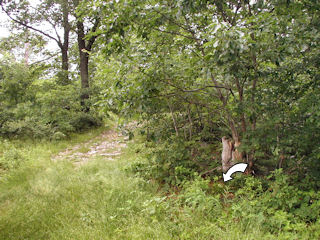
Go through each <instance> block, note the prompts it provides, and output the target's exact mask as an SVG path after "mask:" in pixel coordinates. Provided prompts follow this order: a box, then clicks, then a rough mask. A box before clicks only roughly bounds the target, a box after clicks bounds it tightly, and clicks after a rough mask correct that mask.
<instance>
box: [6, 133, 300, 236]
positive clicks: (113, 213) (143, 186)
mask: <svg viewBox="0 0 320 240" xmlns="http://www.w3.org/2000/svg"><path fill="white" fill-rule="evenodd" d="M99 131H101V130H97V131H96V132H94V133H86V134H83V135H81V136H75V137H74V138H73V139H72V141H71V144H74V143H79V142H81V141H87V140H88V139H89V138H92V137H93V136H96V135H97V134H99ZM68 144H70V143H68ZM68 144H66V143H63V142H61V143H57V144H55V145H52V143H41V144H39V143H38V144H36V143H25V145H21V146H20V147H21V148H23V149H27V153H26V154H29V155H28V158H30V159H33V160H30V161H27V162H26V163H25V164H24V165H22V166H20V167H19V168H18V169H16V170H13V171H11V172H10V173H7V174H5V177H2V179H1V182H0V239H5V240H11V239H12V240H16V239H57V240H58V239H59V240H61V239H77V240H78V239H90V240H92V239H275V238H278V239H298V238H297V236H296V235H294V234H293V235H292V238H287V237H288V235H286V236H283V237H282V235H281V233H279V234H276V235H273V234H271V233H270V234H269V233H267V232H265V231H262V230H261V229H260V226H259V223H258V224H257V223H254V222H252V223H250V224H247V225H243V224H242V223H241V220H239V221H238V222H237V221H234V220H232V219H231V218H230V219H229V218H228V217H229V216H228V210H227V208H225V207H224V206H222V204H221V203H220V202H219V201H217V200H216V199H215V198H213V197H212V196H210V195H206V194H204V193H203V192H202V191H201V187H198V185H199V184H200V185H201V182H200V183H199V184H198V183H195V184H191V185H190V186H189V188H188V189H189V190H187V191H186V192H185V193H182V194H184V195H183V197H182V198H180V197H176V198H175V197H174V196H171V197H166V195H164V194H163V193H162V192H160V191H159V190H158V189H159V186H158V185H157V183H155V182H151V181H146V180H143V179H141V178H139V177H135V176H133V175H130V174H128V173H126V171H124V169H125V168H126V167H127V165H128V164H130V163H131V162H132V161H136V160H139V159H137V158H140V156H139V155H137V154H133V152H132V151H130V148H129V150H127V151H126V152H125V153H124V154H122V156H121V157H120V158H118V159H117V160H115V161H111V160H105V159H104V158H102V157H97V158H95V159H92V160H91V161H89V162H88V163H87V164H86V165H83V166H81V167H75V166H74V165H73V164H72V163H71V162H69V161H67V160H61V161H57V162H53V161H51V160H50V157H51V156H52V154H55V153H56V152H57V151H59V150H61V149H62V148H63V147H66V146H67V145H68ZM199 181H201V180H199ZM197 184H198V185H197ZM181 199H183V200H181ZM188 201H189V202H188ZM300 239H301V238H300Z"/></svg>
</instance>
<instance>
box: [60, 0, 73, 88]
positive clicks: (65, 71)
mask: <svg viewBox="0 0 320 240" xmlns="http://www.w3.org/2000/svg"><path fill="white" fill-rule="evenodd" d="M61 8H62V14H63V19H62V25H63V43H61V46H59V47H60V49H61V60H62V66H61V68H62V76H61V78H62V79H61V80H62V83H63V84H64V85H67V84H70V79H69V56H68V51H69V35H70V30H71V27H70V23H69V5H68V0H63V1H62V3H61Z"/></svg>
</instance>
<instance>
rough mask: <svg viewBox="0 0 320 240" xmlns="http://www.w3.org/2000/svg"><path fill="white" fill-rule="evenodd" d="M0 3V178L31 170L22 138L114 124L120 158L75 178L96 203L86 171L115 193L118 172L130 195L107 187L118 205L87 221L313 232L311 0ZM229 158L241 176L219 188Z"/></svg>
mask: <svg viewBox="0 0 320 240" xmlns="http://www.w3.org/2000/svg"><path fill="white" fill-rule="evenodd" d="M0 3H1V7H2V14H4V15H5V16H7V19H8V20H10V27H11V28H12V29H13V31H12V33H11V35H10V36H9V37H7V38H2V39H1V41H0V51H1V62H0V101H1V102H0V136H1V139H2V143H1V144H2V145H1V150H0V169H1V172H0V176H1V174H2V175H3V176H9V175H10V174H11V173H12V174H13V172H14V171H18V170H19V169H23V168H21V166H20V160H21V163H22V162H23V164H26V165H28V161H29V160H28V159H30V158H32V157H30V154H29V153H27V151H25V150H24V149H27V146H28V141H30V139H31V141H32V142H33V143H34V144H37V143H38V142H41V141H42V142H46V143H63V142H64V141H66V142H67V140H70V141H72V139H73V138H74V136H75V135H74V134H75V133H82V134H84V133H83V132H84V131H87V130H89V132H90V131H97V130H93V128H94V127H99V126H104V125H106V124H107V125H112V124H111V122H112V123H113V124H114V122H116V124H114V125H116V126H117V128H118V130H119V132H121V134H124V135H126V136H127V138H128V139H129V140H133V141H132V142H131V143H130V144H128V146H129V148H128V149H127V152H126V154H127V155H124V157H123V158H121V160H119V164H120V165H119V166H121V167H119V166H118V165H117V164H118V163H117V162H116V161H115V162H114V163H112V164H111V163H105V162H99V161H100V160H101V159H95V160H96V161H93V163H92V166H93V167H92V169H95V170H92V169H91V170H90V171H92V172H90V171H84V172H78V173H76V174H80V175H79V179H82V178H83V179H87V178H88V179H90V183H91V184H92V186H94V188H92V189H89V188H88V189H87V188H86V189H83V191H84V192H86V193H87V194H93V193H92V192H90V191H94V194H96V195H95V196H99V197H100V198H99V197H98V198H97V199H104V201H106V202H108V200H107V199H108V198H107V195H103V196H101V195H99V194H98V193H97V192H99V191H96V192H95V187H96V188H99V187H100V186H101V187H102V188H103V187H104V185H103V184H102V185H99V184H98V183H97V182H95V181H96V176H98V177H97V178H99V176H100V175H98V174H97V175H94V176H93V175H90V174H91V173H93V172H94V171H97V172H99V174H101V175H103V174H104V175H110V176H112V179H111V180H110V181H111V182H112V184H113V185H112V184H111V185H112V187H115V186H117V184H116V183H114V182H113V181H114V179H117V181H120V180H119V179H118V178H117V177H116V174H115V173H118V172H121V174H122V173H123V172H122V171H123V169H125V170H126V171H125V172H126V174H128V178H129V177H130V179H129V180H128V182H130V181H131V178H132V179H135V180H132V183H130V184H129V185H128V184H127V182H126V181H127V180H123V181H125V182H126V184H127V185H128V186H132V189H135V190H134V191H135V192H131V191H130V190H128V188H127V187H123V186H122V187H121V188H120V189H118V190H117V191H119V196H120V195H121V194H124V195H125V196H126V202H121V200H119V201H118V203H117V204H120V205H121V204H123V206H122V205H121V206H119V205H116V207H115V208H116V210H115V209H113V210H110V209H109V210H110V212H113V215H112V216H111V215H110V216H109V215H107V213H105V212H103V211H104V210H101V209H100V210H101V212H103V213H101V214H102V215H101V216H100V215H99V216H97V214H96V215H95V214H94V213H93V212H91V210H88V209H87V211H88V213H86V214H87V215H86V214H84V215H81V216H82V217H81V219H83V218H84V219H86V220H85V221H87V222H86V224H88V226H89V225H90V226H94V227H96V225H94V223H95V221H97V222H99V224H100V223H101V226H105V225H104V224H105V222H104V220H103V219H109V220H110V221H111V222H112V221H114V222H116V224H115V225H114V229H118V228H121V227H119V225H121V226H127V227H128V226H134V229H135V230H136V231H137V232H135V231H132V232H134V233H135V234H137V235H136V236H135V238H134V237H133V236H132V235H130V234H129V232H130V231H129V230H128V229H127V230H126V231H125V230H124V232H125V233H123V232H121V230H119V231H114V232H113V230H114V229H113V230H111V229H108V231H110V232H112V233H113V234H114V236H117V237H118V239H121V237H122V239H126V238H127V239H131V238H132V239H147V238H153V237H154V235H152V233H148V234H150V235H148V236H147V233H146V230H145V229H143V230H141V231H140V230H139V229H140V228H139V227H138V226H137V225H135V224H134V223H136V222H139V221H141V222H143V223H144V224H146V225H144V226H146V228H148V227H149V225H148V224H149V222H150V223H151V222H152V223H157V224H159V226H158V227H159V228H158V230H159V232H158V234H159V235H157V236H159V238H160V239H171V238H172V239H196V238H197V239H214V238H215V236H219V237H218V239H239V238H240V239H242V238H246V239H251V238H250V237H252V239H254V238H253V236H260V237H259V239H260V238H261V239H275V238H278V239H318V238H319V236H320V235H319V234H320V230H319V229H320V228H319V223H320V222H319V220H318V219H319V216H320V194H319V187H320V186H319V180H320V179H319V177H320V164H319V163H320V162H319V158H320V147H319V146H318V144H317V143H318V142H320V125H319V122H320V121H319V120H320V109H319V106H320V91H319V89H320V88H319V87H320V86H319V85H320V72H319V67H320V60H319V59H320V47H319V46H320V42H319V41H320V12H319V11H320V3H318V2H317V1H312V0H301V1H283V0H272V1H263V0H257V1H240V0H228V1H220V0H217V1H205V0H193V1H191V0H169V1H156V0H150V1H142V0H120V1H104V0H96V1H91V0H87V1H84V0H54V1H52V0H50V1H47V0H45V1H41V2H40V1H39V2H37V1H35V2H29V1H26V0H14V1H5V0H4V1H0ZM44 26H45V27H44ZM49 46H50V47H49ZM52 46H54V47H52ZM115 116H116V117H115ZM115 119H117V120H115ZM85 134H88V132H86V133H85ZM83 136H87V135H83ZM17 144H18V145H17ZM19 144H20V145H19ZM24 144H26V145H24ZM6 149H8V150H6ZM82 151H84V152H85V151H86V149H82ZM28 154H29V155H28ZM37 159H38V158H37ZM101 161H102V160H101ZM238 162H242V163H247V164H248V169H247V171H246V173H245V174H238V175H237V174H235V175H234V176H235V177H234V179H233V180H232V181H230V182H228V183H223V181H222V172H226V171H227V170H228V169H229V168H230V167H231V166H232V165H233V164H235V163H238ZM23 164H22V165H23ZM109 164H110V165H109ZM110 166H111V167H110ZM109 167H110V168H109ZM86 168H87V166H82V167H81V168H80V169H86ZM89 168H90V167H89ZM110 169H112V170H110ZM21 171H22V170H21ZM68 171H69V170H68ZM70 171H71V170H70ZM72 171H73V170H72ZM110 171H113V172H110ZM56 174H58V175H59V174H61V172H60V170H56ZM63 174H67V173H63ZM81 174H84V175H81ZM123 174H124V173H123ZM77 176H78V175H77ZM84 176H85V178H84ZM121 176H122V175H121ZM123 176H124V175H123ZM126 176H127V175H126ZM44 181H45V180H44ZM97 181H98V180H97ZM103 181H105V180H103ZM107 184H109V185H110V182H109V181H107ZM135 184H136V185H135ZM139 184H140V185H141V186H140V185H139ZM109 185H108V186H109ZM111 185H110V186H111ZM66 186H67V187H70V186H69V185H66ZM84 186H85V184H84ZM148 186H149V187H148ZM76 187H77V189H82V188H81V187H79V186H76ZM140 187H141V188H140ZM112 189H113V188H112ZM79 191H80V190H79ZM81 191H82V190H81ZM114 191H115V192H116V190H114ZM121 191H123V192H121ZM132 191H133V190H132ZM140 191H141V192H140ZM142 192H143V193H142ZM102 193H103V191H102ZM120 193H121V194H120ZM108 194H109V192H108ZM130 194H132V196H135V199H134V200H133V199H130V196H131V195H130ZM139 194H140V195H141V196H142V195H143V196H144V198H146V199H147V200H146V201H145V202H141V201H142V200H141V199H140V198H139V196H140V195H139ZM148 194H149V195H150V196H151V197H150V196H149V195H148ZM129 195H130V196H129ZM158 195H159V196H160V197H159V196H158ZM148 196H149V197H150V199H149V197H148ZM4 199H5V197H4ZM119 199H120V197H119ZM0 200H1V198H0ZM67 203H69V202H67ZM81 203H83V202H82V201H79V204H80V205H81ZM130 204H133V205H134V206H131V205H130ZM93 205H94V204H93ZM111 205H112V204H111ZM98 206H99V207H101V208H103V206H102V205H101V206H100V205H99V204H97V207H98ZM84 208H85V207H84ZM119 209H122V210H123V209H127V212H129V213H130V214H131V215H130V217H132V219H131V218H126V219H130V221H132V222H129V223H128V222H127V223H125V224H123V222H126V220H125V219H124V218H121V216H125V214H122V215H121V214H117V212H118V211H120V212H121V211H122V210H119ZM100 210H99V212H100ZM138 210H139V211H138ZM69 214H71V213H69ZM81 214H82V213H81ZM217 216H220V217H217ZM100 217H101V219H100ZM75 218H76V217H75ZM135 218H137V219H138V220H137V219H135ZM149 218H150V219H152V220H150V219H149ZM193 218H197V219H198V222H195V223H193V224H194V225H192V226H191V225H190V224H191V223H190V221H189V220H188V219H193ZM88 219H89V220H88ZM219 219H222V220H221V221H220V220H219ZM100 220H101V222H100ZM109 220H108V221H109ZM149 220H150V221H149ZM81 221H82V220H81ZM81 221H80V222H81ZM0 222H1V221H0ZM177 222H178V223H179V224H180V225H179V224H176V223H177ZM130 224H132V225H130ZM178 225H179V226H180V227H181V228H180V229H179V227H177V226H178ZM99 226H100V225H99ZM110 226H111V225H110ZM112 226H113V225H112ZM94 227H93V229H95V228H94ZM103 229H104V228H103ZM0 230H1V228H0ZM122 230H123V229H122ZM99 231H100V232H99V233H101V232H102V233H104V231H105V229H104V230H101V229H100V228H99ZM0 232H1V231H0ZM233 232H237V234H238V235H233ZM122 233H123V234H124V235H121V234H122ZM92 234H93V233H92ZM95 234H98V233H97V232H95V233H94V234H93V235H90V237H91V238H92V236H96V235H95ZM117 234H119V235H117ZM126 234H128V235H126ZM162 234H163V235H162ZM66 236H68V234H66V235H65V236H64V237H65V238H66V239H67V237H66ZM97 236H98V235H97ZM102 236H103V234H102ZM137 236H138V237H137ZM164 236H165V237H164ZM110 238H112V236H110Z"/></svg>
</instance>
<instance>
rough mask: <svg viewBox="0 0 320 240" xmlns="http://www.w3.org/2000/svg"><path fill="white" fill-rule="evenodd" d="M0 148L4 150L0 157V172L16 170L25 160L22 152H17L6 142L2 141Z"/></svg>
mask: <svg viewBox="0 0 320 240" xmlns="http://www.w3.org/2000/svg"><path fill="white" fill-rule="evenodd" d="M2 148H3V149H4V152H3V153H2V155H1V156H0V169H2V170H12V169H15V168H18V167H19V166H20V165H21V163H22V162H24V161H26V159H27V158H26V157H25V154H24V153H23V152H22V151H20V150H18V149H17V148H16V147H15V146H14V145H12V144H10V143H9V142H8V141H4V143H3V145H2Z"/></svg>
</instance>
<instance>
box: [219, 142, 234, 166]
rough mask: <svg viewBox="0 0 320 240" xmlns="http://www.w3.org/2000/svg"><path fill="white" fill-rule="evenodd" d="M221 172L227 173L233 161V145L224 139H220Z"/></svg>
mask: <svg viewBox="0 0 320 240" xmlns="http://www.w3.org/2000/svg"><path fill="white" fill-rule="evenodd" d="M221 141H222V154H221V161H222V171H223V172H227V171H228V169H229V168H230V167H232V166H233V164H234V161H233V159H232V155H233V154H232V153H233V149H234V148H233V144H232V141H231V140H228V139H227V138H226V137H222V139H221Z"/></svg>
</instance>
